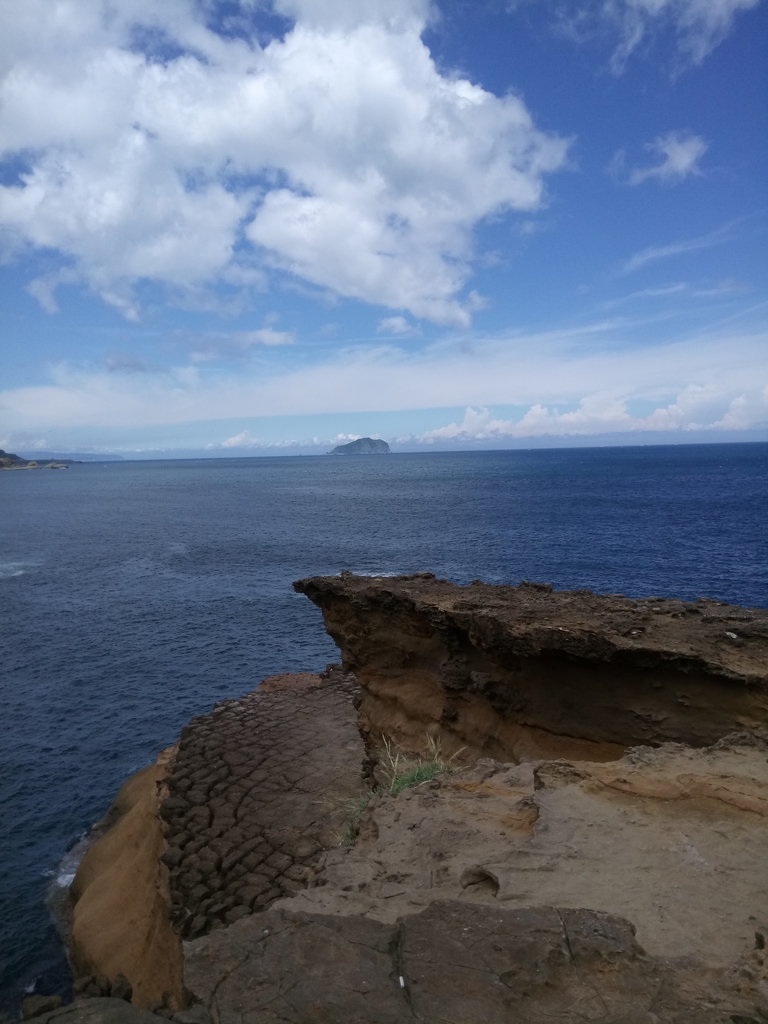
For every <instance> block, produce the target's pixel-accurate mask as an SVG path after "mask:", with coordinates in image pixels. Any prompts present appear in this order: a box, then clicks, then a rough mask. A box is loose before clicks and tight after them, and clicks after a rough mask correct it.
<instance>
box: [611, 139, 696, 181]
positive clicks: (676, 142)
mask: <svg viewBox="0 0 768 1024" xmlns="http://www.w3.org/2000/svg"><path fill="white" fill-rule="evenodd" d="M645 148H646V149H648V150H650V152H652V153H656V154H657V155H658V156H660V157H662V158H663V159H662V161H661V163H660V164H656V166H654V167H638V168H636V169H635V170H633V171H632V173H631V174H630V176H629V184H630V185H640V184H642V182H644V181H648V180H649V179H650V178H656V179H658V180H659V181H662V182H673V181H682V180H683V178H687V177H688V175H689V174H701V168H700V167H699V161H700V160H701V158H702V157H703V156H704V154H705V153H706V151H707V149H708V148H709V144H708V143H707V142H705V140H704V139H702V138H701V136H699V135H692V134H690V133H687V132H667V134H666V135H660V136H659V137H658V138H656V139H654V140H653V142H649V143H648V144H647V145H646V147H645Z"/></svg>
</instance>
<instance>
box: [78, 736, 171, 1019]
mask: <svg viewBox="0 0 768 1024" xmlns="http://www.w3.org/2000/svg"><path fill="white" fill-rule="evenodd" d="M177 749H178V745H174V746H172V747H169V748H168V749H166V750H164V751H162V752H161V753H160V754H159V755H158V758H157V761H156V762H155V763H154V764H152V765H149V766H147V767H146V768H143V769H141V771H139V772H137V773H136V774H135V775H132V776H131V777H130V778H129V779H128V780H127V781H126V782H125V783H124V785H123V786H122V787H121V789H120V791H119V792H118V794H117V796H116V797H115V800H114V803H113V804H112V806H111V807H110V809H109V811H108V812H107V814H106V816H105V818H104V819H103V821H104V825H101V823H100V825H101V827H100V826H96V828H97V830H98V831H99V832H100V833H101V834H100V835H99V837H98V838H97V839H96V841H95V842H93V843H92V844H91V845H89V847H88V849H87V851H86V853H85V855H84V857H83V859H82V861H81V863H80V865H79V867H78V869H77V873H76V874H75V877H74V879H73V881H72V884H71V887H70V893H71V896H72V900H73V903H74V906H73V909H72V928H71V937H70V942H69V953H70V961H71V964H72V969H73V973H74V974H75V976H76V977H77V976H81V977H82V976H88V975H102V976H104V977H106V978H109V979H110V980H111V979H114V978H116V977H117V976H118V975H123V976H124V977H126V978H128V979H129V980H130V982H131V985H132V988H133V1000H132V1001H133V1003H134V1004H135V1005H137V1006H142V1007H146V1006H149V1005H151V1004H152V1003H154V1002H157V1001H160V1002H162V1001H163V998H164V995H165V993H170V994H171V1001H172V1002H173V1004H174V1006H175V1008H176V1009H181V1006H182V953H181V944H180V942H179V940H178V938H177V936H176V935H175V933H174V932H173V929H172V927H171V925H170V896H169V889H168V869H167V868H166V866H165V864H164V863H163V862H162V860H161V857H162V854H163V852H164V851H165V848H166V842H165V837H164V835H163V829H162V823H161V820H160V818H159V816H158V810H159V808H160V804H161V803H162V800H163V799H164V797H165V795H166V789H165V779H166V776H167V774H168V771H169V769H170V768H171V766H172V764H173V759H174V756H175V754H176V751H177ZM105 825H106V827H105Z"/></svg>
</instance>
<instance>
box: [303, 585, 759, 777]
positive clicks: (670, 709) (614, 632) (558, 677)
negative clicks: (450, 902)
mask: <svg viewBox="0 0 768 1024" xmlns="http://www.w3.org/2000/svg"><path fill="white" fill-rule="evenodd" d="M294 587H295V589H296V590H297V591H298V592H299V593H302V594H306V595H307V597H309V598H310V599H311V600H312V601H313V602H314V603H315V604H317V605H318V606H319V607H320V608H321V609H322V612H323V617H324V619H325V625H326V628H327V630H328V632H329V633H330V635H331V636H332V637H333V639H334V640H335V641H336V643H337V644H338V646H339V647H340V649H341V652H342V655H343V663H344V667H345V668H346V669H347V670H349V671H352V672H355V673H356V675H357V677H358V679H359V681H360V684H361V686H362V689H363V704H362V708H361V721H362V727H363V729H364V730H365V731H367V733H368V734H369V736H370V738H371V739H372V740H373V741H374V742H376V741H377V740H378V738H379V737H380V736H381V734H384V735H386V736H389V737H392V738H394V739H395V740H396V741H397V742H398V743H400V744H401V745H404V746H406V747H408V748H410V749H412V750H423V748H424V742H425V733H429V734H430V735H432V736H435V737H436V736H439V737H441V739H442V740H443V743H444V749H445V750H446V752H447V753H448V754H452V753H454V752H456V751H458V750H459V749H461V748H463V751H464V753H463V756H464V757H465V758H470V759H471V758H477V757H493V758H496V759H499V760H502V761H504V760H519V759H520V758H529V759H530V758H551V757H570V758H574V757H575V758H580V759H582V760H590V761H608V760H613V759H615V758H618V757H620V756H621V754H622V753H623V751H624V749H625V748H626V747H629V746H635V745H638V744H651V745H654V746H657V745H659V744H661V743H664V742H667V741H676V742H682V743H685V744H688V745H691V746H706V745H709V744H712V743H715V742H716V741H717V740H718V739H720V738H721V737H723V736H725V735H727V734H729V733H732V732H735V731H738V730H740V729H742V730H743V729H754V728H759V727H761V726H763V725H765V724H766V721H768V614H767V613H766V612H765V611H760V610H751V609H746V608H736V607H733V606H730V605H724V604H721V603H719V602H717V601H712V600H705V599H702V600H700V601H696V602H693V603H686V602H684V601H678V600H668V599H667V600H665V599H662V598H646V599H642V600H631V599H629V598H625V597H621V596H617V595H608V596H599V595H597V594H593V593H591V592H590V591H586V590H579V591H564V592H556V591H553V590H552V588H551V587H550V586H548V585H545V584H535V583H523V584H521V585H520V586H519V587H511V586H490V585H487V584H484V583H480V582H478V581H476V582H474V583H471V584H470V585H469V586H466V587H460V586H457V585H456V584H453V583H449V582H447V581H445V580H439V579H436V578H435V577H434V576H433V575H432V574H430V573H424V574H417V575H412V576H399V577H394V578H370V577H360V576H353V575H352V574H351V573H342V574H341V576H316V577H312V578H309V579H304V580H299V581H298V582H297V583H295V584H294Z"/></svg>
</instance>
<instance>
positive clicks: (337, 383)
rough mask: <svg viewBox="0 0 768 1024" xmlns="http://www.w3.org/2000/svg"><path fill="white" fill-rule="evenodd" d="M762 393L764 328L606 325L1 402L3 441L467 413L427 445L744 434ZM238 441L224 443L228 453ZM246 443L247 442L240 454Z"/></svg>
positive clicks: (767, 366) (67, 373) (84, 386)
mask: <svg viewBox="0 0 768 1024" xmlns="http://www.w3.org/2000/svg"><path fill="white" fill-rule="evenodd" d="M766 387H768V338H766V334H765V332H764V331H762V332H759V333H758V332H755V333H747V332H741V333H739V332H734V331H730V330H726V329H725V328H722V329H721V330H720V331H718V332H713V333H711V334H700V335H691V336H688V337H685V338H682V339H679V340H676V341H670V340H667V341H666V343H664V344H662V343H658V344H645V345H643V346H639V347H630V346H628V345H627V344H626V343H625V340H624V338H623V335H622V329H621V328H620V327H619V326H618V325H616V324H610V323H602V324H595V325H592V326H591V327H586V328H582V329H580V330H579V331H570V332H565V331H563V332H549V333H544V334H539V335H519V336H513V337H503V338H495V339H485V340H483V339H475V340H474V342H473V344H472V345H471V346H468V345H466V343H465V342H464V341H462V340H460V339H459V340H457V341H456V342H455V343H448V342H445V341H444V342H441V343H440V344H437V345H433V346H427V347H425V348H423V349H422V350H421V351H409V350H406V349H404V348H399V347H397V346H396V345H392V344H388V345H381V346H379V347H378V348H377V349H370V348H360V349H353V350H346V351H345V352H342V353H338V352H337V353H334V354H332V355H330V356H328V357H327V358H326V359H325V360H324V361H318V362H316V363H315V364H314V365H311V366H302V367H300V368H295V369H279V368H277V367H272V368H270V366H269V364H261V365H259V366H258V367H257V368H255V369H253V370H251V368H250V367H248V366H245V367H243V368H241V369H240V370H239V371H238V372H229V371H228V372H226V373H225V372H221V371H220V370H219V371H215V372H206V371H205V368H204V367H201V366H198V367H180V368H178V369H176V370H174V371H172V372H168V371H166V372H162V373H161V372H147V373H131V374H125V373H122V374H115V373H109V372H107V371H104V372H92V371H87V370H73V369H68V368H66V367H63V366H60V367H57V368H55V369H54V371H53V372H52V377H51V381H50V383H48V384H46V385H44V386H38V387H24V388H15V389H7V390H5V391H4V392H1V393H0V431H6V432H10V431H30V432H34V433H35V434H38V435H43V434H49V435H50V433H51V431H54V430H55V431H58V432H61V431H63V430H67V429H75V428H77V429H80V430H90V431H91V432H92V433H93V435H94V437H99V436H101V435H102V433H103V432H104V431H105V430H117V429H121V428H128V429H130V428H134V427H141V428H142V431H143V433H146V430H147V429H149V428H151V427H153V426H158V427H160V426H163V425H168V424H188V423H194V422H198V423H199V422H202V421H214V420H228V421H231V420H232V419H233V418H238V419H239V418H243V419H251V418H253V417H262V416H263V417H269V416H286V415H316V414H323V413H344V412H349V413H363V412H383V411H387V410H389V411H398V410H410V409H425V408H446V407H451V408H455V407H466V406H469V407H470V408H471V409H472V410H473V411H472V412H471V413H470V414H468V415H467V416H466V417H465V419H464V421H463V422H461V423H456V424H449V425H446V426H445V427H443V428H441V433H440V434H439V435H435V440H438V439H439V438H440V437H441V438H442V439H443V440H451V439H452V438H453V439H461V437H462V436H463V435H464V434H466V435H467V436H468V437H469V436H480V434H482V433H483V432H488V431H491V432H493V431H495V432H496V433H497V434H499V435H502V434H505V433H509V434H510V436H529V435H530V434H532V433H536V432H538V433H552V434H562V433H577V434H578V433H599V432H603V431H616V430H651V429H680V430H684V429H689V430H692V429H694V427H695V426H697V425H698V427H700V428H702V429H704V428H707V429H708V428H714V427H716V426H717V425H718V424H720V427H719V429H740V428H741V427H743V426H748V425H752V426H754V425H757V424H760V423H762V424H765V423H766V421H768V404H767V402H766V391H765V389H766ZM670 396H676V397H675V398H674V400H672V398H671V397H670ZM742 397H744V402H743V403H742V402H741V399H742ZM638 402H639V403H642V404H641V406H638V405H637V404H636V403H638ZM734 402H736V404H735V405H733V404H732V403H734ZM494 406H514V407H516V408H518V409H522V410H524V411H525V415H524V416H522V419H521V420H520V421H517V420H515V421H513V420H501V419H494V417H492V416H490V414H489V415H488V417H487V418H486V414H485V413H484V412H483V409H490V408H493V407H494ZM638 408H642V410H643V412H642V415H640V414H639V413H637V411H636V410H637V409H638ZM632 410H635V411H632ZM243 426H245V424H243ZM249 426H250V424H249ZM237 439H238V435H235V438H234V439H230V438H228V439H227V440H231V441H232V447H234V446H235V443H234V442H235V440H237ZM348 439H350V438H349V437H346V438H341V439H337V441H336V443H339V440H348ZM249 441H250V442H252V441H253V438H249V437H248V436H244V437H241V438H240V440H238V444H239V445H245V444H246V442H249Z"/></svg>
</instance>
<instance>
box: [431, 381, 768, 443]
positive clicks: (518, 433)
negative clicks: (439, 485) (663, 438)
mask: <svg viewBox="0 0 768 1024" xmlns="http://www.w3.org/2000/svg"><path fill="white" fill-rule="evenodd" d="M628 405H629V403H628V400H627V398H626V397H621V396H618V395H615V394H610V393H608V394H600V393H598V394H592V395H587V396H586V397H585V398H582V399H581V401H580V402H579V405H578V408H576V409H573V410H568V411H565V412H560V411H559V409H557V408H550V407H547V406H546V405H542V404H541V403H539V402H537V403H535V404H534V405H532V406H531V407H530V408H529V409H528V410H527V412H526V413H525V414H524V415H523V416H522V417H521V418H520V419H519V420H504V419H498V418H497V419H494V418H493V417H492V416H491V413H490V412H489V411H488V409H486V408H479V409H473V408H471V407H469V408H467V410H466V412H465V414H464V419H463V421H462V423H449V424H447V425H446V426H444V427H438V428H436V429H435V430H428V431H425V432H424V433H423V434H419V435H417V436H416V437H415V438H414V439H413V440H415V441H420V442H422V443H425V444H434V443H435V442H440V441H443V442H444V441H465V442H468V441H503V440H504V439H505V438H509V439H513V438H515V439H517V438H521V437H542V436H553V437H573V436H577V437H588V436H595V435H599V434H606V433H628V432H629V433H633V432H638V431H659V430H661V431H681V432H682V431H701V430H705V431H706V430H747V429H749V428H750V427H754V426H757V425H761V424H765V422H766V419H767V418H768V401H766V395H765V390H764V389H763V391H762V392H761V391H760V390H753V391H752V392H750V393H749V394H741V395H737V396H736V397H735V398H733V399H731V400H730V401H728V400H727V399H724V397H723V395H722V394H719V393H718V392H717V391H716V390H715V389H712V388H711V387H702V386H697V385H689V386H688V387H686V388H684V389H683V391H681V393H680V394H679V395H678V396H677V398H676V399H675V401H674V402H671V403H668V404H667V405H661V406H658V407H657V408H655V409H653V410H652V411H651V412H649V413H648V414H646V415H645V416H634V415H632V414H631V413H630V411H629V409H628ZM723 405H725V406H726V409H725V411H724V412H723V415H722V416H720V417H719V418H717V419H713V418H712V411H713V409H718V410H719V409H722V407H723Z"/></svg>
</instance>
